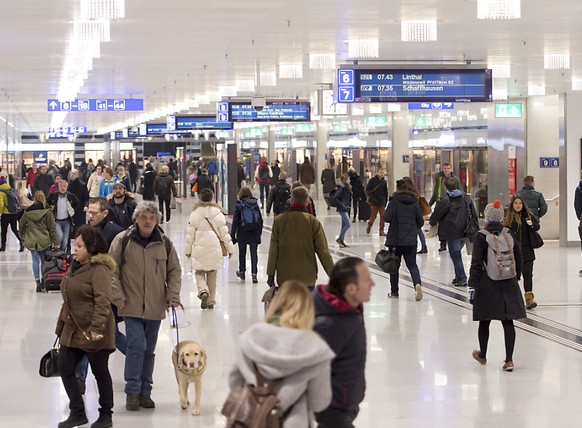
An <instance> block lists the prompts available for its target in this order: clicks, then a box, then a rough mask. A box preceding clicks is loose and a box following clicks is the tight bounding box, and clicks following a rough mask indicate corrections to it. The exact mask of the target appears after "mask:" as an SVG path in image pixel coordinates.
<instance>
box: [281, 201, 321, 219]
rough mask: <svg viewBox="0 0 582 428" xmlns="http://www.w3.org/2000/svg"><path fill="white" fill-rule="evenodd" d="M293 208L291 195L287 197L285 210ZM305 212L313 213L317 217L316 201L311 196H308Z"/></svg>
mask: <svg viewBox="0 0 582 428" xmlns="http://www.w3.org/2000/svg"><path fill="white" fill-rule="evenodd" d="M290 208H291V197H289V199H287V202H285V208H284V209H283V211H289V209H290ZM305 212H306V213H308V214H311V215H312V216H314V217H317V211H316V209H315V202H313V198H312V197H311V196H307V205H306V206H305Z"/></svg>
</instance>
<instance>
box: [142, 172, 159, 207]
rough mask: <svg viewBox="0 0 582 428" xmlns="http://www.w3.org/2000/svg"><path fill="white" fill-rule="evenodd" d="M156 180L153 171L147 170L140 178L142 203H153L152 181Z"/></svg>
mask: <svg viewBox="0 0 582 428" xmlns="http://www.w3.org/2000/svg"><path fill="white" fill-rule="evenodd" d="M155 179H156V173H155V172H154V170H153V169H152V170H147V169H146V171H145V172H144V173H143V175H142V176H141V184H142V186H143V199H144V201H153V200H154V199H155V193H154V181H155Z"/></svg>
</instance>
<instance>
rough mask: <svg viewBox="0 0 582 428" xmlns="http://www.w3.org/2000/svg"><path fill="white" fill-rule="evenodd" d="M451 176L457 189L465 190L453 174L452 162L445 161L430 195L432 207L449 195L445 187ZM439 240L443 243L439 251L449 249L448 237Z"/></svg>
mask: <svg viewBox="0 0 582 428" xmlns="http://www.w3.org/2000/svg"><path fill="white" fill-rule="evenodd" d="M449 177H453V178H454V179H455V181H456V182H457V185H456V187H455V189H458V190H461V191H462V190H463V189H462V188H461V180H459V177H456V176H455V174H453V167H452V166H451V164H450V163H448V162H445V163H443V170H442V171H441V172H439V173H438V174H437V178H436V181H435V184H434V187H433V189H432V196H431V197H430V201H429V202H428V204H429V205H430V206H431V207H432V206H433V205H434V204H435V203H437V202H438V201H440V200H441V199H442V198H444V197H445V196H446V195H447V189H445V180H446V179H447V178H449ZM439 241H440V243H441V246H440V248H439V253H442V252H443V251H447V241H446V239H439Z"/></svg>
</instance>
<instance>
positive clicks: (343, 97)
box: [337, 68, 356, 103]
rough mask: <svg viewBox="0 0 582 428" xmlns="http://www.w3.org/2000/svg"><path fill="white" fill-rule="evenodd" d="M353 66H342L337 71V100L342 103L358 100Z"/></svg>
mask: <svg viewBox="0 0 582 428" xmlns="http://www.w3.org/2000/svg"><path fill="white" fill-rule="evenodd" d="M354 75H355V70H354V69H353V68H340V69H339V70H338V71H337V85H338V88H337V100H338V102H340V103H353V102H354V101H355V100H356V86H355V81H354Z"/></svg>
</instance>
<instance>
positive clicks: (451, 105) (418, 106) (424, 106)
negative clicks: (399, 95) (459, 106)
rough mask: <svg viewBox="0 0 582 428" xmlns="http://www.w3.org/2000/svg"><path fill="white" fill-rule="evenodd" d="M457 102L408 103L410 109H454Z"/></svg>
mask: <svg viewBox="0 0 582 428" xmlns="http://www.w3.org/2000/svg"><path fill="white" fill-rule="evenodd" d="M454 109H455V103H408V110H454Z"/></svg>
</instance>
